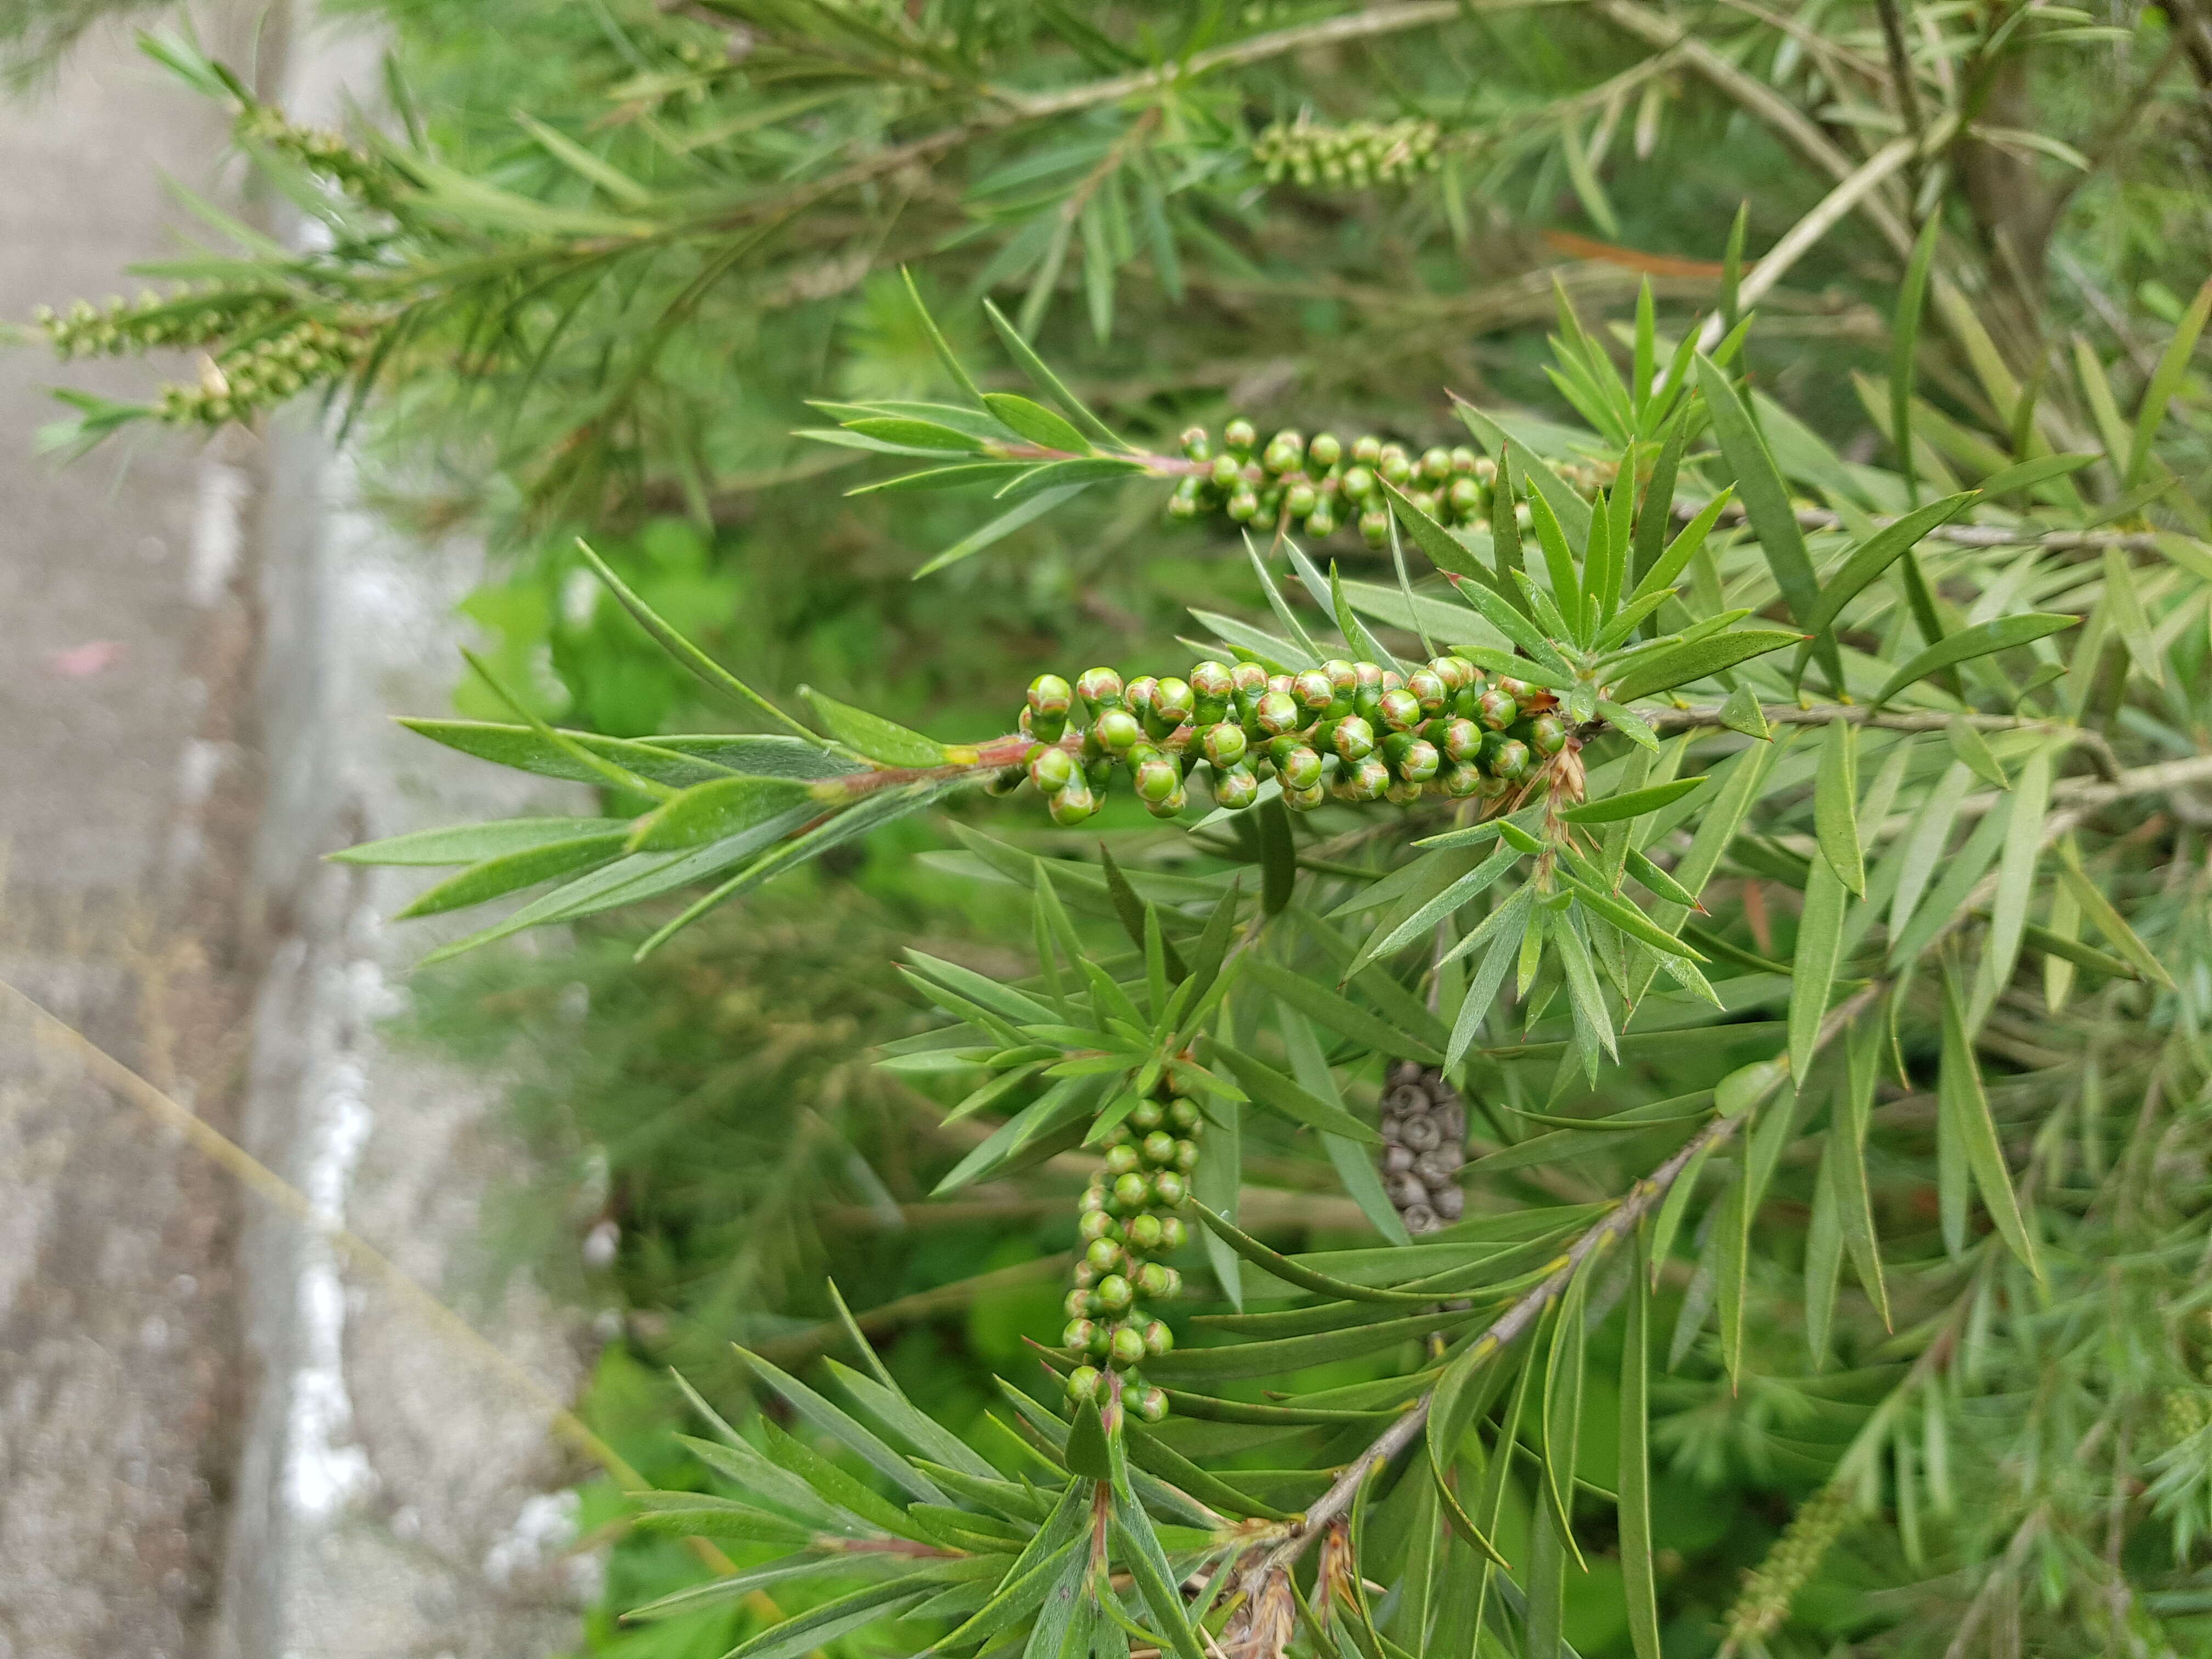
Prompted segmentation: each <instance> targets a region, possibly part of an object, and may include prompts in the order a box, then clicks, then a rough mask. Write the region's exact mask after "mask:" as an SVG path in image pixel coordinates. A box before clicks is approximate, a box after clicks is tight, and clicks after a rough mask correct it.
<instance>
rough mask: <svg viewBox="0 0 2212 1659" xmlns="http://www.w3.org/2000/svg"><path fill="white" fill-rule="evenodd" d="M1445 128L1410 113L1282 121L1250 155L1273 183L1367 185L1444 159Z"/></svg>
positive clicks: (1389, 180)
mask: <svg viewBox="0 0 2212 1659" xmlns="http://www.w3.org/2000/svg"><path fill="white" fill-rule="evenodd" d="M1442 145H1443V128H1442V127H1439V126H1438V125H1437V124H1436V123H1435V122H1434V121H1426V120H1423V119H1421V118H1419V117H1418V116H1408V117H1407V118H1405V119H1404V120H1401V121H1390V122H1381V121H1353V122H1352V123H1350V124H1349V125H1345V126H1326V125H1320V124H1318V123H1316V122H1312V121H1295V122H1292V121H1278V122H1276V123H1275V124H1274V125H1273V126H1271V127H1269V128H1268V129H1267V131H1265V132H1262V133H1261V135H1260V136H1259V137H1258V138H1256V139H1255V140H1254V141H1253V144H1252V157H1253V159H1254V160H1255V161H1258V162H1259V164H1260V166H1261V168H1262V169H1264V170H1265V172H1266V173H1267V182H1268V183H1269V184H1271V185H1278V184H1280V183H1281V182H1282V181H1283V180H1284V179H1285V178H1287V179H1290V180H1291V182H1292V183H1294V184H1297V185H1316V184H1320V185H1349V186H1351V187H1352V189H1354V190H1364V189H1366V188H1367V187H1368V186H1369V185H1388V184H1395V183H1398V182H1399V181H1401V180H1402V179H1409V178H1411V177H1413V175H1414V174H1415V173H1432V172H1434V171H1435V170H1436V169H1437V167H1441V166H1442V165H1443V149H1442Z"/></svg>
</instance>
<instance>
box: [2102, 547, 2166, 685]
mask: <svg viewBox="0 0 2212 1659" xmlns="http://www.w3.org/2000/svg"><path fill="white" fill-rule="evenodd" d="M2105 603H2106V605H2107V606H2108V607H2109V608H2110V610H2111V612H2112V626H2113V627H2115V628H2117V629H2119V631H2120V640H2121V642H2122V643H2123V644H2124V645H2125V646H2126V647H2127V648H2128V656H2129V658H2130V660H2132V661H2133V662H2134V664H2135V665H2136V668H2138V669H2139V670H2141V671H2142V677H2143V678H2145V679H2147V680H2148V681H2149V682H2150V683H2151V684H2153V685H2164V684H2166V657H2165V653H2162V652H2160V650H2159V648H2158V642H2157V641H2156V640H2155V639H2154V637H2153V635H2152V633H2151V625H2150V617H2149V616H2148V614H2147V613H2146V612H2145V611H2144V610H2143V602H2142V593H2141V592H2138V591H2137V589H2136V573H2135V568H2134V566H2132V565H2130V563H2129V562H2128V556H2127V555H2126V554H2125V553H2124V552H2123V551H2121V550H2120V549H2118V548H2117V547H2108V548H2106V550H2105Z"/></svg>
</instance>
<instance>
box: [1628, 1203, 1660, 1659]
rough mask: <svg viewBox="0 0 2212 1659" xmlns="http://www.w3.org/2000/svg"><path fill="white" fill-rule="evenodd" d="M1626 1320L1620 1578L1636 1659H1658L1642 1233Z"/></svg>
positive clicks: (1647, 1288)
mask: <svg viewBox="0 0 2212 1659" xmlns="http://www.w3.org/2000/svg"><path fill="white" fill-rule="evenodd" d="M1626 1299H1627V1315H1626V1320H1625V1322H1624V1324H1623V1327H1622V1330H1621V1336H1620V1576H1621V1582H1622V1586H1623V1588H1624V1589H1625V1590H1626V1595H1627V1601H1628V1637H1629V1640H1630V1642H1631V1644H1632V1645H1633V1646H1634V1647H1635V1650H1636V1659H1660V1650H1659V1592H1658V1580H1657V1577H1656V1573H1655V1572H1654V1571H1653V1566H1652V1551H1653V1548H1654V1545H1653V1542H1652V1537H1651V1469H1650V1447H1649V1440H1650V1432H1651V1424H1650V1347H1651V1338H1650V1320H1651V1279H1650V1261H1649V1260H1648V1259H1647V1256H1646V1254H1645V1249H1644V1233H1643V1230H1642V1229H1641V1228H1639V1229H1638V1231H1637V1233H1636V1259H1635V1261H1634V1263H1633V1265H1632V1269H1631V1271H1630V1273H1629V1275H1628V1295H1627V1298H1626Z"/></svg>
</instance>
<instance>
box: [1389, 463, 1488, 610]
mask: <svg viewBox="0 0 2212 1659" xmlns="http://www.w3.org/2000/svg"><path fill="white" fill-rule="evenodd" d="M1379 482H1380V483H1382V485H1383V495H1385V496H1386V497H1387V498H1388V499H1389V503H1390V511H1391V513H1392V514H1393V515H1394V516H1395V518H1396V519H1397V520H1398V522H1399V523H1400V524H1401V525H1403V526H1406V533H1407V535H1409V536H1411V537H1412V538H1413V545H1414V546H1416V547H1418V548H1419V549H1420V550H1421V551H1422V552H1424V553H1425V554H1427V555H1428V556H1429V562H1430V563H1431V564H1433V565H1435V566H1436V568H1437V569H1439V570H1443V571H1448V572H1449V573H1450V574H1453V575H1455V576H1470V577H1473V578H1474V580H1476V581H1479V582H1481V583H1483V584H1485V585H1486V586H1496V585H1497V584H1496V579H1495V578H1494V577H1493V576H1492V574H1491V573H1490V572H1489V571H1487V570H1486V569H1484V568H1483V566H1482V561H1481V560H1480V559H1478V558H1476V557H1475V556H1474V550H1473V549H1472V548H1470V547H1468V544H1466V543H1465V542H1462V541H1461V540H1460V539H1459V538H1458V537H1456V536H1455V535H1453V534H1452V533H1451V532H1450V531H1449V530H1447V529H1445V528H1444V527H1443V526H1442V525H1440V524H1438V523H1437V521H1436V520H1434V519H1432V518H1431V517H1430V516H1429V515H1428V514H1427V513H1424V512H1422V511H1421V509H1420V508H1419V507H1416V506H1415V505H1414V504H1413V498H1412V497H1411V496H1409V495H1407V494H1406V492H1405V491H1404V490H1402V489H1399V488H1398V486H1397V485H1395V484H1394V483H1391V482H1390V481H1389V479H1387V478H1385V479H1382V480H1379Z"/></svg>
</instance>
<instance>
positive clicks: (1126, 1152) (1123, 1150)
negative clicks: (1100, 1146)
mask: <svg viewBox="0 0 2212 1659" xmlns="http://www.w3.org/2000/svg"><path fill="white" fill-rule="evenodd" d="M1144 1161H1145V1160H1144V1156H1143V1154H1141V1153H1140V1152H1138V1151H1137V1149H1136V1148H1135V1147H1134V1146H1131V1145H1130V1144H1129V1143H1128V1142H1127V1141H1126V1140H1123V1141H1119V1142H1116V1143H1114V1144H1111V1145H1109V1146H1108V1147H1107V1148H1106V1173H1107V1174H1108V1175H1109V1176H1117V1177H1118V1176H1126V1175H1128V1174H1131V1173H1133V1171H1134V1170H1136V1168H1137V1166H1138V1165H1139V1164H1142V1163H1143V1162H1144ZM1112 1190H1113V1194H1114V1196H1115V1197H1116V1198H1119V1197H1120V1196H1121V1182H1119V1180H1116V1181H1115V1184H1114V1187H1113V1189H1112Z"/></svg>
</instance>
